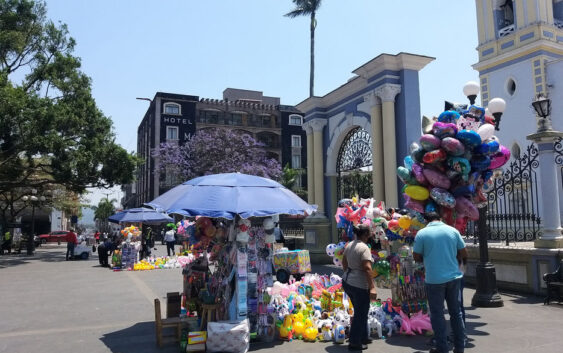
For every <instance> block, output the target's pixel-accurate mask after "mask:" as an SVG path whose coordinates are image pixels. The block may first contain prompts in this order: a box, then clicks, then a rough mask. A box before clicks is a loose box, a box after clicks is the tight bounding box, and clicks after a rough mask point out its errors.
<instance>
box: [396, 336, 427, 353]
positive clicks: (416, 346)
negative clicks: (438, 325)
mask: <svg viewBox="0 0 563 353" xmlns="http://www.w3.org/2000/svg"><path fill="white" fill-rule="evenodd" d="M429 340H430V338H429V337H425V336H421V335H416V336H403V335H393V336H391V337H388V338H387V339H385V343H386V344H388V345H391V346H397V347H408V348H410V349H412V350H414V351H415V352H419V351H421V352H428V350H429V349H430V346H429V345H428V342H429Z"/></svg>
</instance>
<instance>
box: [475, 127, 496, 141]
mask: <svg viewBox="0 0 563 353" xmlns="http://www.w3.org/2000/svg"><path fill="white" fill-rule="evenodd" d="M477 133H478V134H479V136H481V140H483V141H486V140H488V139H490V138H491V137H493V135H494V134H495V126H494V125H492V124H483V125H481V126H479V129H477Z"/></svg>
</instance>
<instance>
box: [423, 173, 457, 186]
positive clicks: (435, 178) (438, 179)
mask: <svg viewBox="0 0 563 353" xmlns="http://www.w3.org/2000/svg"><path fill="white" fill-rule="evenodd" d="M422 172H423V173H424V177H425V178H426V180H428V182H429V183H430V184H432V186H436V187H439V188H442V189H449V188H450V186H451V182H450V179H448V177H447V176H445V175H444V174H442V173H440V172H437V171H435V170H434V169H430V168H424V169H423V170H422Z"/></svg>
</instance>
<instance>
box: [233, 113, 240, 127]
mask: <svg viewBox="0 0 563 353" xmlns="http://www.w3.org/2000/svg"><path fill="white" fill-rule="evenodd" d="M232 118H233V120H232V124H233V125H236V126H241V125H242V114H235V113H233V114H232Z"/></svg>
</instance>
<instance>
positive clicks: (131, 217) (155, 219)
mask: <svg viewBox="0 0 563 353" xmlns="http://www.w3.org/2000/svg"><path fill="white" fill-rule="evenodd" d="M108 220H109V221H110V222H113V223H120V222H129V223H135V222H141V223H162V222H174V219H173V218H172V217H170V216H168V215H166V214H163V213H160V212H157V211H155V210H153V209H152V208H147V207H139V208H130V209H128V210H123V211H121V212H117V213H116V214H114V215H112V216H109V217H108Z"/></svg>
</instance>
